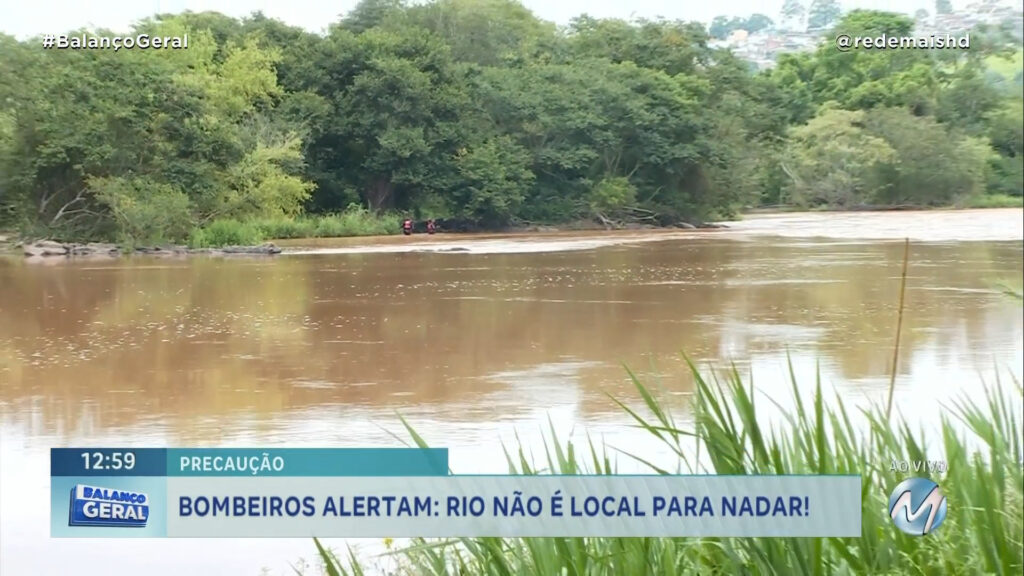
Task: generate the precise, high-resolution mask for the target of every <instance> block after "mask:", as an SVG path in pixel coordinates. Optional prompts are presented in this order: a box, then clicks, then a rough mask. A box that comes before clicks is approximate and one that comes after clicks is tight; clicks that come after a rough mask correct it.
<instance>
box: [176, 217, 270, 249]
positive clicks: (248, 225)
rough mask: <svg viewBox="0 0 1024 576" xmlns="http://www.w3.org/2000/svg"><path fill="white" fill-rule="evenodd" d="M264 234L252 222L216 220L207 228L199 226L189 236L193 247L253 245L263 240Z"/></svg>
mask: <svg viewBox="0 0 1024 576" xmlns="http://www.w3.org/2000/svg"><path fill="white" fill-rule="evenodd" d="M263 238H264V236H263V235H262V234H261V232H260V230H259V228H258V227H257V226H256V224H255V223H252V222H239V221H238V220H215V221H214V222H212V223H211V224H210V225H209V226H206V227H205V228H197V229H195V230H193V231H192V235H191V236H190V237H189V246H191V247H192V248H212V247H219V246H252V245H255V244H259V243H261V242H263Z"/></svg>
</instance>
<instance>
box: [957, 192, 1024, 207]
mask: <svg viewBox="0 0 1024 576" xmlns="http://www.w3.org/2000/svg"><path fill="white" fill-rule="evenodd" d="M1021 206H1024V198H1021V197H1020V196H1010V195H1009V194H976V195H974V196H969V197H967V198H965V199H964V200H963V202H961V205H960V207H961V208H1020V207H1021Z"/></svg>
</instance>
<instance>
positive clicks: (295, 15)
mask: <svg viewBox="0 0 1024 576" xmlns="http://www.w3.org/2000/svg"><path fill="white" fill-rule="evenodd" d="M357 2H358V0H91V1H90V0H84V1H83V0H29V1H24V0H0V31H2V32H4V33H7V34H12V35H14V36H15V37H17V38H19V39H25V38H29V37H31V36H35V35H41V34H60V33H63V32H66V31H68V30H73V29H77V28H81V27H86V28H108V29H111V30H115V31H125V30H127V29H128V28H129V27H130V26H131V24H132V23H133V22H135V21H137V20H140V19H142V18H145V17H147V16H151V15H153V14H155V13H157V12H171V13H177V12H182V11H185V10H190V11H192V12H203V11H206V10H214V11H217V12H221V13H224V14H227V15H229V16H235V17H240V16H246V15H248V14H251V13H252V12H255V11H262V12H263V13H264V14H266V15H267V16H269V17H272V18H277V19H279V20H282V21H284V22H286V23H288V24H291V25H294V26H301V27H303V28H306V29H307V30H311V31H314V32H317V31H321V30H323V29H324V28H326V26H327V24H329V23H330V22H334V21H336V20H337V19H338V17H339V16H340V15H343V14H344V13H346V12H348V11H349V10H351V9H352V7H353V6H355V5H356V3H357ZM522 3H523V5H525V6H526V7H527V8H529V9H530V10H532V11H533V13H534V14H536V15H537V16H538V17H540V18H543V19H544V20H549V21H552V22H555V23H558V24H566V23H568V21H569V20H570V19H571V18H573V17H574V16H578V15H580V14H583V13H587V14H589V15H591V16H594V17H598V18H625V19H629V18H631V17H635V18H656V17H658V16H661V17H665V18H668V19H681V20H694V21H698V22H704V23H707V22H710V21H711V19H712V18H714V17H715V16H718V15H725V16H749V15H750V14H753V13H757V12H760V13H762V14H765V15H767V16H769V17H771V18H775V19H777V16H778V13H779V9H780V8H781V7H782V0H714V1H711V2H707V1H700V0H522ZM966 3H967V0H959V1H957V0H954V1H953V6H954V7H961V6H963V5H965V4H966ZM804 4H805V5H807V4H809V0H807V1H805V2H804ZM840 4H841V5H842V6H843V8H844V9H846V10H850V9H854V8H867V9H874V10H890V11H894V12H904V13H908V14H909V13H913V12H914V11H915V10H917V9H918V8H924V9H926V10H928V11H929V12H931V11H933V7H934V1H933V0H840Z"/></svg>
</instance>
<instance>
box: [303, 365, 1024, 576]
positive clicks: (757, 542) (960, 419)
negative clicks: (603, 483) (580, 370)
mask: <svg viewBox="0 0 1024 576" xmlns="http://www.w3.org/2000/svg"><path fill="white" fill-rule="evenodd" d="M690 369H691V371H692V372H693V376H694V379H695V381H696V394H695V398H694V405H693V424H692V428H690V429H683V428H682V427H681V426H680V424H679V423H678V422H677V421H676V420H675V418H674V417H673V416H672V413H671V411H670V410H668V409H667V408H666V406H665V404H664V403H663V402H662V401H661V400H660V399H659V398H658V397H657V396H656V395H655V394H654V393H652V391H651V390H650V389H649V388H648V387H646V386H644V385H643V384H642V383H640V382H639V381H637V380H636V379H635V378H634V379H633V381H634V383H635V385H636V390H637V392H638V393H639V395H640V398H641V399H642V406H640V407H636V406H629V405H627V404H626V403H624V402H621V401H616V402H617V403H618V404H619V406H620V407H621V409H622V410H624V411H625V412H626V413H627V414H629V415H630V416H631V417H632V418H633V419H634V420H635V422H636V424H637V425H638V426H640V427H642V428H643V429H644V430H646V431H647V432H648V433H650V435H651V438H652V439H654V440H657V441H658V442H661V443H663V444H664V445H665V446H667V447H668V448H669V449H670V450H671V451H672V453H673V454H674V455H675V459H676V460H677V462H676V464H677V466H676V467H675V469H667V468H663V467H658V466H656V465H654V464H650V463H646V462H645V464H647V465H648V466H650V468H651V470H652V471H654V472H656V473H661V474H666V473H678V472H684V473H685V472H689V473H714V474H794V473H807V474H861V475H862V478H863V489H862V492H861V498H862V502H863V514H862V526H863V533H862V536H861V538H857V539H852V538H820V539H815V538H747V539H741V538H689V539H675V538H529V539H497V538H462V539H455V540H442V541H428V540H423V539H417V540H414V541H413V542H412V544H411V545H410V546H408V547H403V548H402V549H400V550H397V551H394V552H390V553H388V554H387V556H388V557H389V560H390V561H392V562H394V563H395V566H396V567H395V568H394V569H393V570H389V571H390V572H393V573H397V574H426V575H439V576H440V575H456V574H458V575H465V574H474V575H476V574H479V575H493V576H511V575H531V576H532V575H536V576H550V575H573V576H584V575H595V576H596V575H611V574H624V575H626V574H629V575H632V574H658V575H665V576H673V575H691V574H692V575H696V574H702V575H705V574H722V575H725V574H757V575H761V574H765V575H767V574H771V575H789V574H794V575H805V576H811V575H814V576H819V575H833V574H840V575H843V574H848V575H852V574H887V575H888V574H920V575H931V574H936V575H939V574H965V575H975V574H977V575H981V574H1020V573H1021V572H1022V570H1024V544H1022V534H1024V498H1022V491H1024V473H1022V462H1024V454H1022V440H1021V420H1022V415H1021V406H1022V404H1021V401H1022V395H1024V393H1022V389H1021V384H1020V381H1019V380H1018V379H1017V377H1015V376H1014V377H1013V384H1014V387H1015V398H1014V399H1013V400H1012V401H1011V400H1009V399H1008V398H1006V397H1005V396H1006V394H1005V388H1004V387H1003V386H1002V385H1001V383H999V382H997V383H996V385H995V386H992V387H989V386H986V388H985V400H984V401H983V402H980V403H979V402H974V401H971V400H969V399H967V398H966V397H964V398H963V399H961V400H959V401H957V402H956V403H955V404H954V405H953V406H949V407H948V410H947V411H946V412H945V413H944V414H943V415H942V417H941V436H940V438H941V444H942V451H943V452H944V458H945V460H946V461H947V463H948V471H947V472H946V473H945V475H944V476H935V475H932V476H933V479H935V481H936V482H938V483H939V484H940V486H941V487H942V489H943V490H944V492H945V494H946V496H947V499H948V507H949V513H948V516H947V518H946V520H945V522H944V523H943V524H942V526H941V527H940V528H939V529H938V530H937V531H935V532H933V533H931V534H929V535H928V536H925V537H913V536H908V535H905V534H903V533H902V532H900V531H899V530H897V529H896V528H895V526H893V524H892V522H891V520H890V519H889V517H888V515H887V507H888V497H889V492H890V491H891V490H892V489H893V488H894V487H895V486H896V484H898V483H899V482H900V481H901V480H902V479H903V478H904V477H906V476H907V474H905V473H903V474H901V473H899V472H897V471H893V470H892V469H891V468H892V466H891V463H892V461H893V460H894V459H895V460H911V461H913V460H922V461H923V460H928V459H929V457H930V459H931V460H935V456H934V454H930V453H929V448H930V447H929V446H928V444H927V441H928V438H927V437H926V436H925V434H924V433H923V432H920V431H915V430H913V429H912V428H911V427H910V426H909V425H908V424H906V423H901V422H900V421H896V420H895V419H892V420H891V419H890V418H888V417H886V408H885V406H884V405H871V406H870V407H868V408H867V409H865V410H864V411H863V416H864V417H865V418H866V421H867V423H868V424H867V426H864V425H857V426H855V425H854V423H853V419H852V418H851V415H850V413H848V411H847V410H846V408H845V407H844V406H843V403H842V401H841V400H840V399H839V398H838V397H834V398H828V397H826V394H825V393H823V392H822V387H821V382H820V378H819V379H818V381H817V384H816V387H815V391H814V393H813V394H812V395H808V394H806V393H801V391H800V390H799V387H798V385H797V381H796V378H795V377H794V376H793V370H792V367H790V375H791V382H792V397H793V398H792V400H793V406H794V408H792V409H789V410H784V411H783V413H784V418H783V420H784V424H781V425H778V424H777V425H774V426H771V425H768V424H766V423H765V422H766V421H767V420H766V418H765V414H764V406H763V403H762V401H761V400H757V399H756V398H755V393H754V387H753V385H752V384H745V383H744V382H743V381H742V379H741V377H740V375H739V373H738V372H737V371H736V370H735V369H733V370H732V371H730V372H728V373H726V374H724V375H723V377H721V378H719V377H718V376H714V377H713V378H712V379H710V380H708V379H706V378H705V377H704V376H703V375H702V374H701V373H700V372H699V371H698V370H697V368H696V367H695V366H694V365H693V364H692V363H691V364H690ZM808 396H809V397H808ZM769 401H772V402H774V400H769ZM779 408H780V409H781V406H779ZM642 412H645V413H649V414H650V416H645V415H643V414H642ZM403 422H404V421H403ZM406 427H407V428H408V432H409V433H410V434H411V436H412V438H413V439H414V441H415V443H416V444H418V445H420V446H426V445H427V443H426V442H425V441H424V440H423V439H422V438H421V437H420V436H419V435H418V434H417V433H416V432H415V431H414V430H413V429H412V428H411V427H410V426H409V425H408V424H406ZM688 439H689V442H691V443H692V442H693V441H694V440H695V441H696V446H697V454H696V455H694V453H693V451H692V446H691V447H690V448H689V449H688V448H687V447H686V446H687V441H688ZM936 440H939V438H936ZM545 452H546V463H545V465H544V466H543V467H538V466H536V465H535V464H534V463H533V462H532V461H531V458H529V457H528V456H527V454H526V451H525V449H524V447H523V446H519V447H518V448H517V449H516V450H514V451H509V450H506V457H507V460H508V467H509V472H510V473H512V474H542V473H558V474H579V473H594V474H614V473H616V466H615V464H614V463H613V460H612V459H611V458H609V455H608V452H607V450H606V449H605V448H603V447H599V446H597V445H595V444H594V443H593V442H591V441H590V440H589V439H588V442H587V445H586V446H583V447H582V448H580V447H577V446H576V445H575V444H574V443H572V442H571V441H568V442H562V441H560V440H559V439H558V437H557V436H556V435H555V433H554V429H553V428H552V430H551V433H550V435H548V436H547V438H546V441H545ZM701 453H703V455H704V457H703V461H706V462H708V463H709V464H708V468H707V469H706V468H705V467H704V466H698V464H697V463H696V461H695V459H694V456H696V458H700V454H701ZM626 455H627V456H628V454H626ZM911 474H913V475H921V476H924V475H929V474H928V473H927V472H913V473H911ZM316 546H317V549H318V552H319V554H320V557H321V559H322V561H323V564H324V570H325V571H326V573H327V574H330V575H331V576H335V575H337V576H340V575H343V574H344V575H349V574H363V573H364V572H365V571H366V567H365V564H364V563H363V561H362V560H360V559H359V558H358V557H357V554H356V553H354V552H353V551H352V550H351V549H350V550H349V551H348V554H347V556H346V558H345V559H344V560H340V559H339V558H338V557H337V556H336V555H335V554H334V553H333V552H332V551H330V550H328V549H326V548H324V547H323V546H322V545H321V543H320V542H319V541H316Z"/></svg>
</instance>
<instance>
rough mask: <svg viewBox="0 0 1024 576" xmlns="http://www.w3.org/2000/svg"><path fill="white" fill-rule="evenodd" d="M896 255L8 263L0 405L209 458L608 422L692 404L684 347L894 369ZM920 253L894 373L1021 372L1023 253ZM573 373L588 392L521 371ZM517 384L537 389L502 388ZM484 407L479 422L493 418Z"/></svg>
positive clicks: (634, 249) (930, 247)
mask: <svg viewBox="0 0 1024 576" xmlns="http://www.w3.org/2000/svg"><path fill="white" fill-rule="evenodd" d="M901 256H902V246H901V245H900V244H898V243H873V244H849V243H842V244H830V243H827V242H823V243H813V244H808V243H802V244H793V243H784V242H776V243H773V242H769V241H757V242H751V241H736V242H733V241H723V240H721V239H718V238H716V239H691V240H687V241H668V242H659V243H649V244H642V245H637V246H619V247H613V248H606V249H603V250H595V251H586V252H564V253H545V254H492V255H478V256H470V255H464V254H416V253H402V254H375V255H368V254H360V255H347V256H338V255H309V256H287V257H281V258H277V259H273V260H213V259H192V260H183V261H178V262H161V261H159V260H147V259H136V260H131V261H128V262H125V261H112V262H107V263H91V264H90V265H87V266H63V267H46V268H42V267H32V266H26V265H21V264H18V263H11V262H8V263H7V264H6V265H4V267H3V268H2V269H0V270H2V272H0V274H2V276H0V278H2V283H0V286H2V288H0V302H3V307H2V308H0V314H2V319H3V321H2V322H0V342H2V346H0V374H4V377H5V379H6V380H7V381H8V384H6V385H5V386H4V387H3V391H2V393H0V394H2V395H0V401H2V403H3V411H4V419H5V421H6V422H7V423H8V424H17V423H21V424H22V425H26V426H27V425H28V424H29V421H28V420H27V419H26V415H27V414H28V412H26V407H27V406H29V405H31V406H32V407H33V409H32V411H31V412H32V413H33V414H35V415H34V416H33V417H32V422H35V424H34V425H33V427H34V426H42V429H43V430H45V431H48V432H53V431H56V430H64V431H68V433H70V431H75V430H81V429H82V427H83V425H85V422H86V421H87V422H88V426H91V427H98V428H106V427H123V426H133V425H135V424H137V423H139V422H140V421H144V420H150V419H153V418H160V420H161V422H162V423H163V424H164V425H165V426H167V427H168V428H169V429H170V430H172V431H174V432H175V433H178V434H180V435H181V436H180V440H181V441H188V442H195V441H206V442H216V441H217V440H218V438H219V435H220V434H221V432H220V430H221V428H222V427H221V426H220V425H213V422H216V421H220V422H224V421H225V419H229V418H231V419H233V418H237V417H239V416H240V415H241V414H249V415H256V416H259V415H264V416H270V415H275V414H280V413H288V412H289V411H295V410H301V409H305V408H309V407H314V406H322V405H336V406H339V407H355V406H371V407H376V408H382V407H388V408H399V407H413V406H415V407H419V408H423V407H429V406H434V407H436V408H434V409H436V410H440V411H446V409H445V408H443V406H444V405H446V404H450V403H455V402H458V403H465V402H467V400H469V402H470V403H472V402H473V399H474V398H477V399H480V401H481V402H485V399H488V398H491V397H492V396H493V395H494V394H498V393H505V394H506V395H505V396H503V398H506V399H505V400H503V401H502V402H501V405H500V407H501V408H502V410H503V411H505V412H504V413H505V414H507V415H508V416H509V417H517V416H520V415H522V414H523V413H525V411H527V410H530V409H532V408H533V407H534V406H536V405H538V404H541V405H543V402H544V400H543V398H544V397H545V395H551V394H554V393H555V392H556V391H557V390H558V389H559V388H560V387H565V386H573V385H575V386H578V387H579V388H580V394H581V398H582V404H581V409H582V410H583V414H584V416H588V415H589V416H594V415H599V414H602V413H607V412H608V411H609V409H610V407H609V405H608V402H607V400H606V398H605V396H604V395H603V393H604V392H611V393H616V392H624V391H625V390H626V386H627V382H626V377H625V372H624V370H623V369H622V364H627V365H629V366H631V367H634V368H635V369H637V370H638V371H639V372H640V373H641V374H645V373H651V374H653V373H654V372H660V373H664V374H671V375H672V377H673V380H674V383H673V386H674V387H675V388H677V389H680V390H686V389H687V388H688V387H689V385H690V383H689V382H688V380H687V378H686V376H685V371H683V370H681V369H680V368H681V366H682V364H681V362H682V360H681V358H680V356H679V352H681V351H686V352H687V354H689V355H690V356H691V357H694V358H696V359H698V360H704V359H717V358H733V359H741V360H742V359H745V358H748V357H750V356H752V355H755V354H758V355H763V354H770V353H780V352H782V351H786V350H788V351H789V352H790V353H796V354H802V355H807V356H813V357H815V358H817V359H819V360H821V361H822V362H824V363H826V364H827V365H829V366H830V367H833V368H834V369H835V371H836V372H837V375H838V376H839V377H841V378H843V379H847V380H860V379H865V378H872V377H877V376H880V375H884V374H886V373H887V372H888V365H887V363H888V354H887V353H886V351H887V350H889V349H890V347H891V345H892V339H893V335H894V332H895V326H896V307H897V303H898V287H899V282H898V274H899V260H900V258H901ZM911 258H912V266H911V275H910V278H909V281H908V299H907V311H906V316H905V323H904V329H905V332H904V337H903V344H902V346H903V354H902V358H901V364H900V367H899V371H900V373H901V374H903V375H909V374H911V373H912V372H913V371H914V369H915V366H916V365H917V364H919V363H920V362H921V360H920V358H922V357H924V358H927V362H929V363H934V362H940V363H946V364H949V363H952V362H960V361H968V362H981V363H991V360H992V358H1004V359H1012V358H1013V356H1014V354H1015V353H1017V352H1018V351H1019V350H1020V340H1021V319H1020V315H1019V314H1018V313H1015V310H1014V303H1012V302H1009V301H1007V300H1006V299H1005V298H1004V297H1003V296H1001V295H1000V294H999V293H998V291H997V290H994V289H993V287H994V286H995V284H996V282H997V281H999V280H1006V279H1010V281H1018V282H1019V279H1020V276H1021V258H1022V250H1021V244H1020V243H1019V242H1008V243H962V244H955V245H946V244H919V245H916V246H914V247H913V250H912V254H911ZM1008 277H1009V278H1008ZM922 355H923V356H922ZM566 363H568V364H566ZM652 363H653V366H652ZM561 364H566V365H569V366H572V369H571V371H572V372H573V374H574V378H576V380H572V379H570V378H568V377H567V376H566V375H565V374H564V373H560V374H558V375H557V376H555V377H552V378H542V377H540V376H536V375H532V376H529V374H531V372H530V371H531V370H532V369H534V368H535V367H538V366H557V365H561ZM655 368H656V370H655ZM652 371H653V372H652ZM517 373H518V374H527V376H518V377H507V376H506V377H502V374H506V375H507V374H517ZM482 406H486V407H487V409H486V410H483V411H482V412H481V417H482V418H483V417H487V415H488V414H490V413H491V411H492V409H493V408H494V406H495V405H494V402H493V401H492V400H486V403H484V404H482ZM36 411H38V414H36ZM463 414H465V412H460V416H459V417H460V418H462V417H463Z"/></svg>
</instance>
